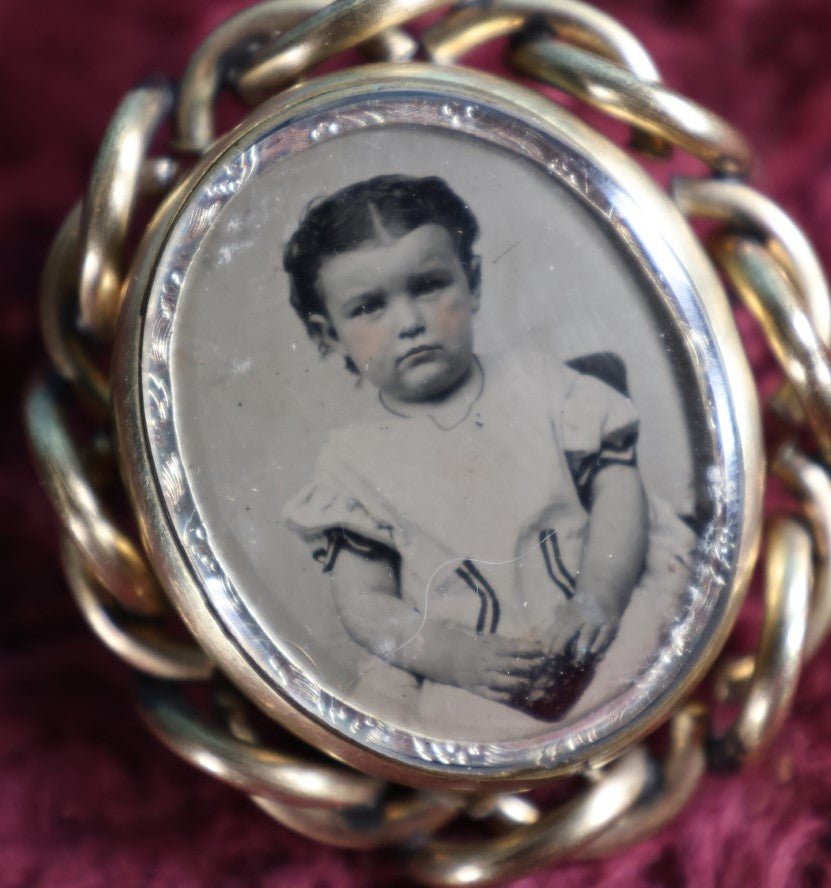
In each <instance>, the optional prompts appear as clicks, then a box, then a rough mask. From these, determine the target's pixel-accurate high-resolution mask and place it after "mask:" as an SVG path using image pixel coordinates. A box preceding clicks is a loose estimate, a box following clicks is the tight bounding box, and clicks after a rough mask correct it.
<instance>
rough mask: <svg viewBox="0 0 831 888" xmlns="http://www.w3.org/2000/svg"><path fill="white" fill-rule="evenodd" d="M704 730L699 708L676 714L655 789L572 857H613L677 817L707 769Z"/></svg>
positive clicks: (693, 706) (704, 719) (703, 715)
mask: <svg viewBox="0 0 831 888" xmlns="http://www.w3.org/2000/svg"><path fill="white" fill-rule="evenodd" d="M706 731H707V713H706V710H705V708H704V707H703V706H702V705H700V704H698V703H690V704H688V705H687V706H685V707H684V708H683V709H681V710H679V711H678V712H676V713H675V715H674V716H673V717H672V721H671V722H670V738H669V749H668V751H667V753H666V758H665V759H664V761H663V762H662V763H661V766H660V777H659V780H658V782H657V786H656V788H654V789H653V790H652V791H651V792H650V793H649V794H648V795H647V796H646V797H645V798H644V799H642V800H640V801H639V802H638V803H637V804H636V805H634V806H633V807H632V808H631V809H630V810H629V811H627V812H626V813H625V814H624V815H623V816H622V817H621V818H620V820H618V821H617V822H615V823H614V824H613V825H612V826H611V827H610V828H609V829H607V830H606V831H605V832H604V833H601V835H600V836H598V837H597V838H596V839H595V840H594V841H593V842H591V843H590V844H589V845H587V846H586V847H585V848H583V849H582V850H581V851H579V852H578V854H577V855H576V856H577V857H579V858H583V859H585V858H595V857H604V856H606V855H608V854H613V853H614V852H616V851H619V850H620V849H621V848H624V847H626V846H628V845H633V844H635V842H640V841H642V840H643V839H646V838H647V837H649V836H651V835H652V834H653V833H656V832H657V831H658V830H659V829H661V828H662V827H663V826H665V825H666V824H667V823H669V821H671V820H673V819H674V818H675V817H676V816H677V815H678V814H680V812H681V811H682V809H683V808H684V806H685V805H686V804H687V802H688V801H689V800H690V798H691V797H692V795H693V793H694V792H695V790H696V789H697V788H698V784H699V783H700V781H701V778H702V777H703V776H704V773H705V771H706V769H707V757H706V755H705V751H704V738H705V735H706Z"/></svg>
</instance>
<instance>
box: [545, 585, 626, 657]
mask: <svg viewBox="0 0 831 888" xmlns="http://www.w3.org/2000/svg"><path fill="white" fill-rule="evenodd" d="M558 616H559V617H560V619H558V621H557V624H556V625H555V626H554V632H553V634H552V635H551V636H550V637H549V639H548V646H547V650H548V653H549V656H553V655H556V654H568V655H569V656H571V657H572V658H573V659H575V660H578V661H579V660H584V659H587V658H588V657H594V656H597V655H598V654H602V653H603V652H604V651H605V650H606V648H608V647H609V645H610V644H611V643H612V641H613V640H614V637H615V635H616V634H617V629H618V623H619V621H620V614H619V608H617V607H614V606H613V605H611V604H609V603H608V602H606V601H603V600H602V599H600V598H596V597H594V596H590V597H579V598H573V599H572V600H571V601H570V602H569V605H568V607H567V608H563V609H562V613H561V615H558Z"/></svg>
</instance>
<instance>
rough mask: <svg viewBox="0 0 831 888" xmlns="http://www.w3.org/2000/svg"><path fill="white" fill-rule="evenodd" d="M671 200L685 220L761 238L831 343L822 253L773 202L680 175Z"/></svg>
mask: <svg viewBox="0 0 831 888" xmlns="http://www.w3.org/2000/svg"><path fill="white" fill-rule="evenodd" d="M672 197H673V199H674V200H675V202H676V203H677V204H678V206H679V207H680V208H681V212H682V213H684V215H686V216H698V217H701V218H704V219H713V220H716V221H719V222H725V223H726V224H727V225H729V226H730V227H731V228H733V229H737V230H739V231H742V230H744V231H747V232H748V233H751V234H757V235H759V236H761V237H763V238H765V239H766V241H767V244H766V245H767V248H768V249H769V250H770V251H771V253H773V255H774V257H775V258H776V259H777V260H778V261H779V262H780V263H781V264H782V267H783V268H784V269H785V271H786V272H787V273H788V276H789V277H790V278H791V280H792V281H793V283H794V285H795V286H796V289H797V291H798V293H799V295H800V296H801V297H802V298H803V299H804V303H805V307H806V308H807V309H808V311H809V313H810V315H811V318H812V320H813V322H814V325H815V327H816V328H817V332H818V333H819V335H820V338H821V339H822V341H823V343H824V344H825V345H826V346H829V345H831V299H829V293H828V284H827V282H826V280H825V275H824V274H823V271H822V266H821V265H820V262H819V259H818V258H817V254H816V252H815V251H814V249H813V247H812V246H811V244H810V242H809V241H808V239H807V238H806V237H805V235H804V234H803V232H802V230H801V229H800V228H799V226H798V225H797V224H796V223H795V222H794V221H793V219H791V217H790V216H789V215H788V214H787V213H785V212H784V211H783V210H782V209H781V208H780V207H779V206H777V205H776V204H775V203H774V202H773V201H772V200H771V199H770V198H768V197H765V195H763V194H760V193H759V192H758V191H756V189H755V188H751V187H750V186H749V185H746V184H745V183H744V182H736V181H735V180H730V179H694V178H691V177H687V176H678V177H676V178H675V179H673V181H672Z"/></svg>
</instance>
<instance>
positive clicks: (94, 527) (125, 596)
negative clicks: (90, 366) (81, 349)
mask: <svg viewBox="0 0 831 888" xmlns="http://www.w3.org/2000/svg"><path fill="white" fill-rule="evenodd" d="M25 407H26V411H25V416H26V428H27V432H28V435H29V443H30V446H31V449H32V454H33V456H34V458H35V463H36V465H37V468H38V471H39V473H40V477H41V479H42V481H43V484H44V487H45V489H46V491H47V493H48V494H49V497H50V499H51V500H52V505H53V506H54V508H55V511H56V512H57V513H58V516H59V518H60V520H61V523H62V524H63V526H64V529H65V530H66V532H67V533H68V534H69V537H70V538H71V539H72V542H73V544H74V545H76V546H77V547H78V549H79V550H80V551H81V552H82V553H83V556H84V561H85V564H86V565H87V567H88V569H89V571H90V574H91V576H93V577H94V578H95V581H96V582H98V583H100V584H101V586H102V587H103V588H104V589H106V590H107V592H108V593H109V594H110V595H112V597H113V598H115V599H116V600H117V601H119V602H120V603H121V604H123V605H124V607H125V608H127V609H128V610H130V611H134V612H136V613H142V614H159V613H164V612H165V611H167V610H168V608H169V605H168V603H167V599H166V598H165V597H164V595H163V594H162V592H161V590H160V589H159V586H158V583H157V582H156V578H155V576H154V575H153V573H152V572H151V571H150V568H149V567H148V565H147V562H146V561H145V559H144V555H143V553H142V552H141V550H140V549H139V548H138V547H137V546H136V545H135V544H134V543H133V542H132V540H131V539H130V538H129V537H128V536H127V535H126V534H125V533H123V532H122V531H121V530H119V529H118V527H117V526H116V525H115V523H114V521H113V520H112V518H111V517H110V516H109V514H108V513H107V510H106V509H105V508H104V505H103V504H102V502H101V500H100V498H99V496H98V494H97V492H96V491H95V490H94V488H93V486H92V484H91V483H90V481H89V479H88V475H87V469H86V467H85V465H84V461H83V459H82V458H81V456H80V454H79V453H78V451H77V449H76V447H75V444H74V442H73V440H72V437H71V435H70V433H69V430H68V429H67V427H66V423H65V421H64V417H63V413H62V410H61V405H60V395H59V393H58V386H57V385H54V384H49V383H41V384H39V385H36V386H34V387H33V388H32V389H31V390H30V391H29V393H28V395H27V397H26V405H25Z"/></svg>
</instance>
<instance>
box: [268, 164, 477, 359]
mask: <svg viewBox="0 0 831 888" xmlns="http://www.w3.org/2000/svg"><path fill="white" fill-rule="evenodd" d="M379 221H380V223H381V224H382V225H383V226H384V228H385V230H386V231H388V232H389V233H390V234H391V235H393V236H395V237H403V236H404V235H405V234H409V232H411V231H414V230H415V229H416V228H419V227H420V226H422V225H430V224H434V225H441V226H442V227H443V228H445V229H447V231H448V233H449V234H450V236H451V238H452V239H453V242H454V244H455V247H456V251H457V253H458V256H459V261H460V262H461V265H462V268H463V269H464V270H465V272H466V273H467V275H468V278H469V279H471V280H470V282H471V285H473V284H475V283H476V282H475V281H473V280H472V277H473V275H474V274H475V271H474V267H475V266H474V262H473V255H474V254H473V242H474V241H475V240H476V238H477V236H478V234H479V223H478V222H477V221H476V217H475V216H474V215H473V213H472V212H471V211H470V209H469V208H468V206H467V204H465V202H464V201H463V200H462V199H461V198H460V197H459V196H458V195H457V194H456V193H455V192H454V191H453V190H452V189H451V188H450V186H449V185H448V184H447V183H446V182H445V181H444V179H441V178H439V177H438V176H427V177H425V178H415V177H413V176H404V175H397V174H396V175H386V176H375V177H374V178H372V179H366V180H364V181H362V182H355V183H354V184H352V185H348V186H347V187H346V188H342V189H341V190H340V191H337V192H335V193H334V194H332V195H329V196H328V197H324V198H318V199H316V200H314V201H312V202H311V203H310V204H309V205H308V206H307V207H306V210H305V212H304V214H303V216H302V218H301V220H300V224H299V225H298V227H297V230H296V231H295V232H294V234H293V235H292V237H291V239H290V240H289V242H288V243H287V244H286V247H285V250H284V251H283V268H285V270H286V272H287V273H288V275H289V280H290V282H291V293H290V297H289V298H290V301H291V304H292V306H293V308H294V310H295V311H296V312H297V314H298V316H299V317H300V320H301V321H303V323H304V325H305V327H306V331H307V332H308V334H309V336H310V338H311V339H312V340H313V341H316V342H317V344H318V348H319V349H320V350H321V352H322V353H325V352H326V346H325V344H324V343H323V342H322V341H321V340H320V336H319V330H318V328H317V326H316V325H315V323H314V322H313V321H311V320H310V319H311V317H312V315H315V314H317V315H323V316H324V317H325V316H327V311H326V306H325V304H324V301H323V297H322V295H321V293H320V290H319V288H318V286H317V278H318V273H319V272H320V268H321V266H322V265H323V263H324V261H325V260H326V259H327V258H329V257H331V256H335V255H337V254H339V253H344V252H346V251H348V250H354V249H356V248H357V247H359V246H360V245H361V244H363V243H366V242H367V241H371V240H374V239H375V238H377V236H378V229H377V226H378V222H379ZM348 365H349V362H348V361H347V366H348ZM350 369H354V367H350Z"/></svg>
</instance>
